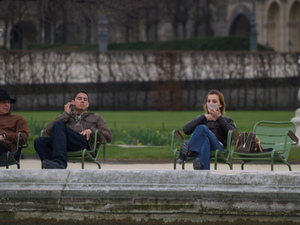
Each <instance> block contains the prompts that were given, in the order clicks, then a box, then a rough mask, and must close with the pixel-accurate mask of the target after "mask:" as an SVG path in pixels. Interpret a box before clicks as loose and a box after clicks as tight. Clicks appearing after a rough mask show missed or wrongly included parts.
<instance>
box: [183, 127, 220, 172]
mask: <svg viewBox="0 0 300 225" xmlns="http://www.w3.org/2000/svg"><path fill="white" fill-rule="evenodd" d="M217 149H219V150H221V151H224V147H223V145H222V144H221V143H220V142H219V140H218V139H217V137H216V136H215V135H214V134H213V133H212V132H211V131H210V130H209V129H208V128H207V126H205V125H198V126H197V127H196V128H195V130H194V132H193V135H192V137H191V138H190V140H189V150H191V151H194V152H197V153H198V154H197V156H196V158H200V160H201V163H202V164H203V166H204V169H205V170H209V169H210V151H214V150H217Z"/></svg>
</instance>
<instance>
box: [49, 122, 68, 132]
mask: <svg viewBox="0 0 300 225" xmlns="http://www.w3.org/2000/svg"><path fill="white" fill-rule="evenodd" d="M65 127H66V126H65V124H64V123H62V122H59V121H57V122H55V123H54V124H53V126H52V132H53V130H55V129H63V128H65Z"/></svg>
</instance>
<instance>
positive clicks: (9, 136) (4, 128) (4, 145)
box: [0, 90, 29, 154]
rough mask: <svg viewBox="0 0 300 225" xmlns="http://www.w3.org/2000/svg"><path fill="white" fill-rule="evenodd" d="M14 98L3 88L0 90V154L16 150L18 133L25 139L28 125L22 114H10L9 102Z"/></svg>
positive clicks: (26, 138)
mask: <svg viewBox="0 0 300 225" xmlns="http://www.w3.org/2000/svg"><path fill="white" fill-rule="evenodd" d="M15 102H16V99H13V98H10V97H9V95H8V93H7V92H6V91H5V90H0V154H2V153H5V152H8V151H11V152H15V151H17V141H18V133H19V132H22V137H23V138H24V139H25V140H26V141H27V140H28V137H29V127H28V124H27V121H26V120H25V118H24V117H23V116H20V115H12V114H11V112H12V108H11V104H13V103H15Z"/></svg>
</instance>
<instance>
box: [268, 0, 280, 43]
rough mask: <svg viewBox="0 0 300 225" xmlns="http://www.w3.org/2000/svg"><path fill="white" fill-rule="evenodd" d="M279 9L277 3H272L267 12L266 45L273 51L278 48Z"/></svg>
mask: <svg viewBox="0 0 300 225" xmlns="http://www.w3.org/2000/svg"><path fill="white" fill-rule="evenodd" d="M279 25H280V7H279V5H278V3H277V2H273V3H272V4H271V5H270V7H269V9H268V11H267V22H266V30H267V45H269V46H270V47H272V48H274V49H279V48H280V43H279V41H280V40H279Z"/></svg>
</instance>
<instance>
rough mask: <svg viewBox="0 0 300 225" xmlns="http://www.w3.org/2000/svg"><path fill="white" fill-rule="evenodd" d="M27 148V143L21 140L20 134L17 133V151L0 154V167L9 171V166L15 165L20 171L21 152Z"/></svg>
mask: <svg viewBox="0 0 300 225" xmlns="http://www.w3.org/2000/svg"><path fill="white" fill-rule="evenodd" d="M27 147H28V144H27V141H26V140H25V139H24V138H23V136H22V133H21V132H19V133H18V137H17V150H16V151H15V152H5V153H2V154H0V167H3V166H5V167H6V169H9V166H11V165H17V168H18V169H20V160H21V157H22V151H23V149H24V148H27Z"/></svg>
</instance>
